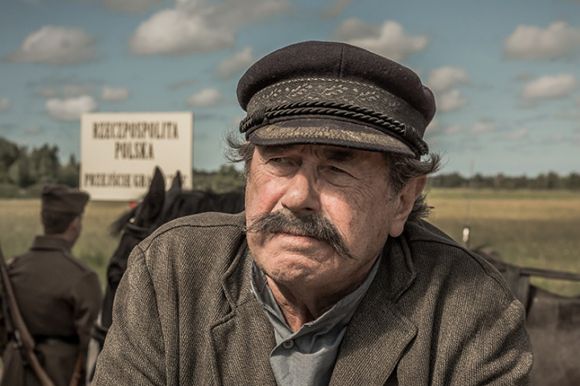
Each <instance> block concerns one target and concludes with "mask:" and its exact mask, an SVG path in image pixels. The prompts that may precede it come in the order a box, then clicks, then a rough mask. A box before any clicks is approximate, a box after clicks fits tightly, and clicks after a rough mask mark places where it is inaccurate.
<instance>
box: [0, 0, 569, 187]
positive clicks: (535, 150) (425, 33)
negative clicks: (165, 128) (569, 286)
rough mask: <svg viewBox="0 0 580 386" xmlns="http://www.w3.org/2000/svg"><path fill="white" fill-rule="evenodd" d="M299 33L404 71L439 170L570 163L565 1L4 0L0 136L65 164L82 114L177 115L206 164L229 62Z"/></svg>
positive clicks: (221, 125) (242, 61)
mask: <svg viewBox="0 0 580 386" xmlns="http://www.w3.org/2000/svg"><path fill="white" fill-rule="evenodd" d="M303 40H334V41H344V42H349V43H352V44H355V45H359V46H362V47H365V48H367V49H369V50H371V51H374V52H377V53H380V54H383V55H385V56H388V57H390V58H392V59H395V60H398V61H401V62H402V63H404V64H405V65H407V66H409V67H411V68H412V69H414V70H415V71H416V72H418V73H419V74H420V76H421V78H422V79H423V81H424V82H425V83H426V84H428V85H429V86H430V87H431V88H432V89H433V91H434V92H435V95H436V99H437V103H438V112H437V115H436V117H435V120H434V121H433V122H432V124H431V125H430V126H429V128H428V130H427V134H426V139H427V142H428V143H429V144H430V145H431V149H432V150H434V151H437V152H440V153H442V154H443V155H444V160H445V162H446V167H445V169H444V171H445V172H460V173H462V174H464V175H466V176H467V175H469V173H470V170H471V167H470V165H471V164H473V169H474V171H475V172H479V173H483V174H495V173H500V172H502V173H504V174H507V175H520V174H526V175H528V176H535V175H537V174H539V173H545V172H549V171H557V172H559V173H562V174H567V173H570V172H580V156H579V153H580V80H579V79H580V0H544V1H541V0H511V1H505V0H501V1H500V0H487V1H468V0H439V1H433V0H357V1H354V0H213V1H210V0H205V1H204V0H4V1H3V2H2V3H1V4H0V136H3V137H5V138H8V139H9V140H11V141H14V142H17V143H18V144H21V145H28V146H29V148H31V147H37V146H41V145H43V144H45V143H48V144H51V145H58V146H59V149H60V156H61V158H62V159H63V161H66V160H67V159H68V157H69V155H70V154H71V153H72V154H75V155H76V156H77V159H78V158H80V154H79V151H80V143H79V141H80V134H79V130H80V116H81V114H82V113H85V112H156V111H160V112H161V111H163V112H167V111H192V112H193V114H194V147H193V167H194V168H196V169H202V170H216V169H217V168H218V167H219V165H221V164H223V163H225V160H224V158H223V148H224V145H223V137H224V136H225V135H226V134H227V133H228V132H230V131H231V130H234V129H235V128H236V125H237V122H239V120H240V119H241V118H242V117H243V111H242V110H241V109H240V108H239V107H238V105H237V101H236V99H235V89H236V85H237V81H238V79H239V77H240V76H241V74H242V73H243V71H244V70H245V69H247V68H248V67H249V66H250V64H251V63H252V62H254V61H255V60H257V59H259V58H260V57H262V56H263V55H265V54H267V53H269V52H271V51H273V50H275V49H277V48H280V47H282V46H285V45H287V44H291V43H295V42H298V41H303Z"/></svg>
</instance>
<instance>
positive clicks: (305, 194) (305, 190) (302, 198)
mask: <svg viewBox="0 0 580 386" xmlns="http://www.w3.org/2000/svg"><path fill="white" fill-rule="evenodd" d="M281 204H282V206H283V207H284V208H286V209H288V210H290V211H292V212H295V213H297V212H310V213H312V212H314V213H316V212H318V211H319V210H320V192H319V191H318V186H317V177H316V171H311V170H308V169H306V168H305V167H301V168H300V169H299V170H298V171H297V172H296V174H294V176H293V177H292V178H291V179H290V180H289V181H288V185H287V187H286V191H285V192H284V195H283V196H282V199H281Z"/></svg>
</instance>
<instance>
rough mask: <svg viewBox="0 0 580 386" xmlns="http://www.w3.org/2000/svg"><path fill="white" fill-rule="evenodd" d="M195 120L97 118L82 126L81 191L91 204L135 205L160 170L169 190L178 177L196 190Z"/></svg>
mask: <svg viewBox="0 0 580 386" xmlns="http://www.w3.org/2000/svg"><path fill="white" fill-rule="evenodd" d="M192 156H193V114H192V113H191V112H177V113H94V114H83V116H82V120H81V173H80V184H79V185H80V189H81V190H84V191H86V192H87V193H89V194H90V195H91V199H92V200H104V201H136V200H139V199H141V198H142V197H143V195H144V194H145V193H146V192H147V189H148V188H149V183H150V182H151V178H152V177H153V171H154V170H155V167H156V166H159V168H160V169H161V171H162V172H163V174H164V175H165V178H166V181H165V185H166V188H169V186H170V185H171V181H172V180H173V177H174V176H175V174H176V173H177V171H179V172H180V173H181V176H182V183H183V187H184V188H185V189H191V186H192V185H191V178H192V175H191V174H192V159H193V158H192Z"/></svg>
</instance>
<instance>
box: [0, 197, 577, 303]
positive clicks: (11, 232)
mask: <svg viewBox="0 0 580 386" xmlns="http://www.w3.org/2000/svg"><path fill="white" fill-rule="evenodd" d="M427 201H428V203H429V204H430V205H432V206H434V207H435V209H434V211H433V214H432V216H431V218H430V219H429V221H430V222H432V223H433V224H435V225H436V226H438V227H439V228H441V229H442V230H443V231H445V232H446V233H448V234H449V235H450V236H451V237H453V238H454V239H455V240H458V241H459V242H461V236H462V230H463V225H464V223H465V222H466V220H468V222H469V224H470V225H471V235H472V238H471V246H472V247H477V246H481V245H486V246H490V247H493V248H495V249H496V250H497V251H498V252H499V253H500V254H501V255H502V256H503V258H504V260H505V261H507V262H511V263H515V264H519V265H525V266H530V267H538V268H549V269H557V270H563V271H569V272H576V273H580V241H579V237H578V234H579V233H580V231H579V230H580V196H579V195H578V194H577V193H573V192H568V191H508V190H504V191H496V190H476V191H469V190H466V189H435V190H431V191H429V192H427ZM127 209H128V206H127V204H126V203H107V202H90V203H89V205H88V207H87V210H86V212H85V216H84V221H83V233H82V235H81V237H80V239H79V241H78V242H77V244H76V245H75V247H74V249H73V253H74V254H75V255H76V256H77V257H79V258H80V259H81V260H83V261H84V262H86V263H87V264H89V265H90V266H91V267H92V268H94V269H95V270H96V271H97V272H98V273H99V277H100V278H101V280H102V283H103V284H104V283H105V270H106V265H107V263H108V260H109V258H110V257H111V255H112V254H113V251H114V250H115V248H116V246H117V244H118V242H119V240H118V238H114V237H112V236H110V234H109V232H108V231H109V225H110V224H111V223H112V222H113V221H114V219H115V218H116V217H118V216H119V215H120V214H121V213H122V212H123V211H125V210H127ZM39 213H40V201H39V200H0V219H1V220H0V242H1V243H2V249H3V251H4V254H5V256H7V257H9V256H12V255H15V254H19V253H22V252H24V251H26V249H28V247H29V246H30V243H31V242H32V239H33V237H34V235H35V234H38V233H40V232H41V226H40V215H39ZM533 282H534V283H535V284H537V285H539V286H541V287H544V288H547V289H549V290H551V291H554V292H557V293H560V294H564V295H578V294H580V283H572V282H567V281H561V280H548V279H533Z"/></svg>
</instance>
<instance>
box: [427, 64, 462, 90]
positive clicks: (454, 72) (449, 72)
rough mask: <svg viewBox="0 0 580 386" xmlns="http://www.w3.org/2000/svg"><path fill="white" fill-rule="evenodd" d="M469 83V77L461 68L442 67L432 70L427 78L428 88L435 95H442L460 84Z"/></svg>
mask: <svg viewBox="0 0 580 386" xmlns="http://www.w3.org/2000/svg"><path fill="white" fill-rule="evenodd" d="M467 82H469V76H467V72H465V69H463V68H461V67H450V66H446V67H440V68H436V69H434V70H431V72H430V73H429V78H427V86H429V88H430V89H431V91H433V92H434V93H441V92H444V91H447V90H449V89H450V88H452V87H454V86H456V85H458V84H460V83H467Z"/></svg>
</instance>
